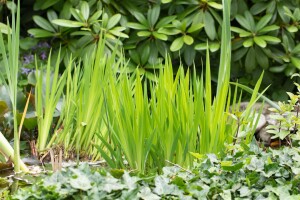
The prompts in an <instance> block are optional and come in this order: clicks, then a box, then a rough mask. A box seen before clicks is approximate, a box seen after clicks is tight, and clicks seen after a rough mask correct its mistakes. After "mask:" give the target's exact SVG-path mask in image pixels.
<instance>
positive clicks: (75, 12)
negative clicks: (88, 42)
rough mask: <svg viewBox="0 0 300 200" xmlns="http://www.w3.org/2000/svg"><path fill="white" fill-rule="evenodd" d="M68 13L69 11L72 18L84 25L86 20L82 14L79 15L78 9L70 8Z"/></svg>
mask: <svg viewBox="0 0 300 200" xmlns="http://www.w3.org/2000/svg"><path fill="white" fill-rule="evenodd" d="M70 11H71V14H72V15H73V17H74V18H75V19H76V20H77V21H78V22H82V23H85V22H86V20H85V19H84V17H83V15H82V13H81V12H80V11H79V10H78V9H74V8H71V9H70Z"/></svg>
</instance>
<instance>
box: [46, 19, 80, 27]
mask: <svg viewBox="0 0 300 200" xmlns="http://www.w3.org/2000/svg"><path fill="white" fill-rule="evenodd" d="M52 23H54V24H57V25H59V26H63V27H70V28H77V27H82V26H83V27H84V26H86V24H85V23H82V22H76V21H71V20H66V19H56V20H52Z"/></svg>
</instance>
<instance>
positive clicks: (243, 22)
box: [235, 15, 252, 31]
mask: <svg viewBox="0 0 300 200" xmlns="http://www.w3.org/2000/svg"><path fill="white" fill-rule="evenodd" d="M235 19H236V20H237V21H238V23H239V24H240V25H241V26H242V27H244V28H245V29H247V30H248V31H251V30H252V29H251V25H250V22H248V21H247V20H246V19H245V17H243V16H241V15H237V16H236V17H235Z"/></svg>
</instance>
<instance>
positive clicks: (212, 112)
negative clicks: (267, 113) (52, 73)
mask: <svg viewBox="0 0 300 200" xmlns="http://www.w3.org/2000/svg"><path fill="white" fill-rule="evenodd" d="M229 10H230V8H229V4H227V5H226V7H224V22H223V23H224V27H225V28H224V29H223V33H222V38H223V40H222V45H221V51H222V55H221V62H220V71H219V72H220V73H219V81H218V90H217V94H216V96H215V97H214V98H213V96H212V89H211V78H210V77H211V74H210V62H209V53H208V51H207V59H206V72H205V77H206V78H205V81H204V77H203V76H202V77H201V78H199V77H197V76H196V74H195V72H193V74H192V75H190V73H189V71H188V72H187V73H185V72H184V70H183V68H182V67H180V68H179V70H178V72H177V73H176V75H175V77H174V73H173V68H172V64H171V61H170V60H167V61H166V62H165V63H164V64H163V65H161V67H160V68H161V69H160V71H159V74H158V75H157V76H155V77H154V78H155V80H156V81H155V82H150V83H149V82H147V81H144V80H143V76H142V75H141V74H140V71H139V70H138V69H137V70H135V72H134V73H132V74H128V73H126V72H127V71H126V65H125V64H124V60H125V59H123V58H119V59H118V60H117V61H116V59H115V58H116V57H115V56H116V50H114V51H113V53H112V54H111V55H110V54H109V53H108V52H106V51H105V45H106V42H105V40H100V42H99V43H98V48H97V50H96V51H95V53H93V54H91V55H89V57H86V58H85V59H83V68H82V69H81V68H80V66H74V67H73V69H74V70H73V72H72V73H71V71H67V72H65V73H68V75H67V76H68V77H67V88H66V93H65V96H64V102H63V105H64V107H63V110H62V114H61V118H60V121H59V123H58V126H57V129H56V131H55V133H54V136H53V138H52V139H51V141H50V143H49V145H52V144H53V142H54V143H55V144H58V145H62V146H63V147H64V148H65V150H66V152H67V151H69V150H72V149H73V148H75V149H76V151H77V153H78V156H79V153H82V154H84V155H91V156H93V157H94V158H98V157H99V155H100V154H101V155H102V157H103V158H104V159H105V160H106V161H107V162H108V164H109V165H110V166H111V167H125V166H127V164H124V163H123V159H124V160H125V161H126V162H127V163H128V166H129V167H130V168H131V169H136V170H138V171H140V172H142V173H144V172H146V171H147V170H149V169H153V168H155V167H157V168H158V170H161V168H162V167H163V166H164V165H165V161H166V160H169V161H171V162H174V163H179V164H182V165H185V166H190V165H191V164H192V159H191V156H190V154H189V152H199V153H208V152H214V153H220V152H222V151H223V149H224V144H225V143H232V142H233V141H235V140H237V138H235V137H238V139H239V141H241V140H242V141H243V140H244V139H245V140H246V143H247V142H250V141H251V139H252V134H253V132H254V129H255V128H254V126H253V125H254V124H255V122H254V117H253V115H250V107H249V108H247V109H246V110H245V111H244V112H243V113H242V114H241V116H240V118H241V119H242V120H244V121H247V122H249V123H250V125H251V126H250V127H249V125H248V124H243V125H241V124H239V121H235V120H232V119H230V118H229V115H228V114H227V113H228V112H229V106H230V105H231V104H235V103H237V102H238V101H240V99H239V100H237V99H236V98H235V101H234V102H231V101H230V99H231V92H230V89H229V74H230V56H231V54H230V28H229V27H230V26H229ZM108 55H110V56H108ZM68 69H70V67H69V68H68ZM56 73H57V72H56ZM64 76H66V74H64V75H63V76H62V77H61V79H63V77H64ZM261 80H262V77H261V78H260V80H259V81H258V83H257V85H256V88H255V89H254V92H253V96H252V99H251V100H250V105H253V103H254V102H255V101H256V100H257V94H258V88H259V85H260V83H261ZM54 83H55V82H54ZM62 84H63V83H62ZM52 85H53V87H56V86H55V84H52ZM57 86H60V84H57ZM49 88H50V87H48V89H49ZM52 89H53V88H52ZM149 89H150V90H149ZM54 91H56V92H59V91H60V90H59V89H58V90H54ZM39 94H40V93H39ZM49 95H50V94H49ZM234 95H235V96H237V91H235V94H234ZM58 96H59V95H58ZM53 97H55V96H53ZM50 99H52V98H49V100H50ZM50 105H55V104H50ZM50 105H49V108H50ZM46 106H47V104H46ZM53 108H55V106H54V107H52V111H53ZM45 110H46V109H45ZM237 129H238V130H237ZM48 130H49V129H48ZM239 131H241V132H244V135H243V136H240V135H236V132H239ZM96 135H97V136H96ZM245 136H246V138H245ZM95 147H96V148H95ZM97 151H98V152H97ZM122 156H124V158H123V157H122Z"/></svg>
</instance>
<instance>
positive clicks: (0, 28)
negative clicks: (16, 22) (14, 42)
mask: <svg viewBox="0 0 300 200" xmlns="http://www.w3.org/2000/svg"><path fill="white" fill-rule="evenodd" d="M8 30H9V31H8ZM0 31H1V33H4V34H8V32H10V33H11V29H10V28H9V27H8V26H7V25H6V24H3V23H1V22H0Z"/></svg>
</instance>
